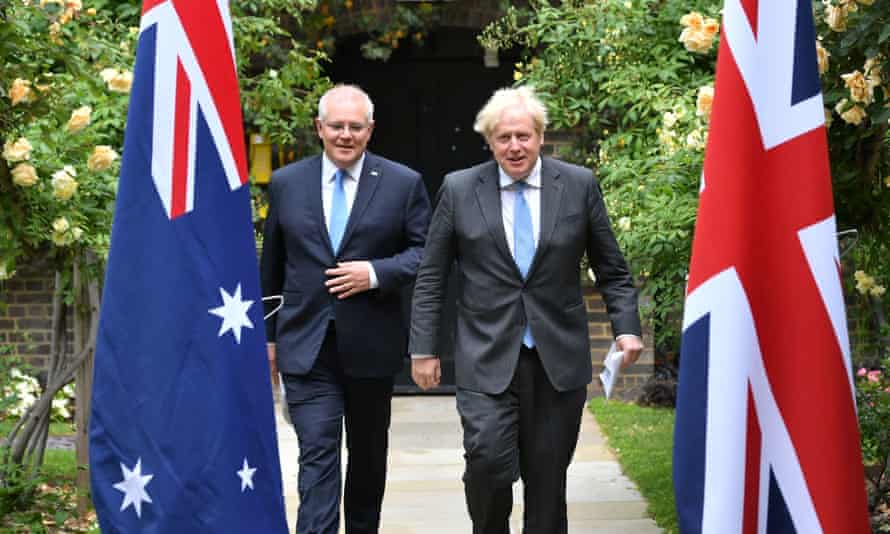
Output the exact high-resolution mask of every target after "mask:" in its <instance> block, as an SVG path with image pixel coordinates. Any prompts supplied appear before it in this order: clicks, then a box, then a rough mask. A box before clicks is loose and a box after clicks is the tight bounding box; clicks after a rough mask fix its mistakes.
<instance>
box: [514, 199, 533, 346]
mask: <svg viewBox="0 0 890 534" xmlns="http://www.w3.org/2000/svg"><path fill="white" fill-rule="evenodd" d="M527 187H528V184H527V183H525V182H516V185H515V188H516V201H515V202H514V203H513V256H514V258H515V259H516V265H517V266H518V267H519V272H521V273H522V277H523V278H528V270H529V269H530V268H531V266H532V258H534V257H535V231H534V228H533V227H532V212H531V210H530V209H529V207H528V202H526V201H525V195H524V194H523V193H524V192H525V189H526V188H527ZM522 344H523V345H525V346H526V347H528V348H532V347H534V346H535V340H534V339H533V338H532V330H531V327H529V326H526V327H525V332H524V333H523V334H522Z"/></svg>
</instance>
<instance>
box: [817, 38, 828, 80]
mask: <svg viewBox="0 0 890 534" xmlns="http://www.w3.org/2000/svg"><path fill="white" fill-rule="evenodd" d="M830 57H831V52H829V51H828V50H825V48H824V47H823V46H822V43H820V42H819V41H816V58H817V59H818V60H819V74H825V72H826V71H828V58H830Z"/></svg>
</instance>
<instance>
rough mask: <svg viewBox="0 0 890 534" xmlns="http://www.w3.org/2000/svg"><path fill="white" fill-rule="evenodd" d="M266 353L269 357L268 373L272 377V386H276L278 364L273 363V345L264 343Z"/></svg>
mask: <svg viewBox="0 0 890 534" xmlns="http://www.w3.org/2000/svg"><path fill="white" fill-rule="evenodd" d="M266 353H267V354H268V356H269V371H270V373H271V375H272V385H274V386H276V387H277V386H278V364H277V363H276V362H275V343H266Z"/></svg>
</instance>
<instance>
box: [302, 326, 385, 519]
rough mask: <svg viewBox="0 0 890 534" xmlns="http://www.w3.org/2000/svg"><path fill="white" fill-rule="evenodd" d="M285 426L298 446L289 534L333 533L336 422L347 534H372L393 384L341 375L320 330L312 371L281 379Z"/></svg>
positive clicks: (332, 340) (332, 338) (332, 335)
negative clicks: (295, 504) (296, 502)
mask: <svg viewBox="0 0 890 534" xmlns="http://www.w3.org/2000/svg"><path fill="white" fill-rule="evenodd" d="M284 385H285V391H286V395H287V404H288V409H289V411H290V417H291V422H292V423H293V425H294V430H295V431H296V433H297V438H298V440H299V444H300V459H299V462H300V471H299V479H298V491H299V494H300V508H299V511H298V513H297V534H337V532H338V529H339V525H340V488H341V470H340V465H341V460H340V448H341V443H342V434H343V423H344V420H345V423H346V450H347V468H346V486H345V489H344V491H343V511H344V516H345V525H346V533H347V534H376V533H377V531H378V528H379V525H380V506H381V504H382V502H383V490H384V487H385V486H386V455H387V447H388V444H389V423H390V415H391V411H392V409H391V408H392V392H393V378H392V377H385V378H355V377H350V376H347V375H346V374H344V373H343V370H342V365H341V364H340V361H339V357H338V353H337V343H336V331H335V329H334V327H333V326H331V328H329V329H328V332H327V335H326V336H325V340H324V343H323V344H322V347H321V351H320V352H319V355H318V359H317V360H316V362H315V365H314V366H313V367H312V370H311V371H310V372H309V373H307V374H305V375H291V374H286V375H284Z"/></svg>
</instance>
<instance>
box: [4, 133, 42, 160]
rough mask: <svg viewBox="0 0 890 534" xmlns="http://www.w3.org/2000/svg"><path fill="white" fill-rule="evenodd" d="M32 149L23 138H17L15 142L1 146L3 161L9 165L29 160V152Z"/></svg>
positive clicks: (8, 142)
mask: <svg viewBox="0 0 890 534" xmlns="http://www.w3.org/2000/svg"><path fill="white" fill-rule="evenodd" d="M32 150H34V147H32V146H31V143H29V142H28V140H27V139H25V138H24V137H19V138H18V139H17V140H16V141H15V142H12V141H7V142H6V144H4V145H3V159H5V160H6V161H8V162H10V163H15V162H16V161H25V160H27V159H31V151H32Z"/></svg>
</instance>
